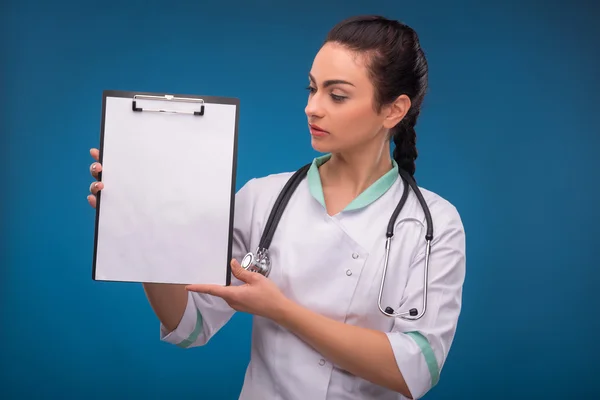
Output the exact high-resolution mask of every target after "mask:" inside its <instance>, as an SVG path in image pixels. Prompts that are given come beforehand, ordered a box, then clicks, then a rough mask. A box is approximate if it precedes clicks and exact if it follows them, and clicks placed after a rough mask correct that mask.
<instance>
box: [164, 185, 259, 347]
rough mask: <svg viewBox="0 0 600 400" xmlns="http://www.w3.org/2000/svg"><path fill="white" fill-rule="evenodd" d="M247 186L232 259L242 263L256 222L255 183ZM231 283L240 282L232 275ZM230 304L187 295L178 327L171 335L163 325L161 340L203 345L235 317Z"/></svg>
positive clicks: (238, 199)
mask: <svg viewBox="0 0 600 400" xmlns="http://www.w3.org/2000/svg"><path fill="white" fill-rule="evenodd" d="M254 181H255V179H252V180H250V181H249V182H248V183H246V184H245V185H244V186H243V187H242V188H241V189H240V190H239V191H238V192H237V193H236V195H235V213H234V224H233V241H232V242H233V243H232V257H233V258H235V259H237V260H238V261H241V259H242V258H243V257H244V256H245V255H246V253H247V252H248V251H249V249H250V246H249V243H250V236H251V227H252V221H253V209H254V202H253V182H254ZM231 284H232V285H239V284H241V282H240V281H239V280H238V279H236V278H235V277H234V276H233V275H232V276H231ZM234 313H235V310H233V309H232V308H231V307H229V305H228V304H227V302H225V301H224V300H223V299H221V298H220V297H217V296H211V295H208V294H204V293H196V292H188V300H187V306H186V308H185V311H184V313H183V317H182V318H181V321H180V322H179V325H178V326H177V328H176V329H175V330H173V331H171V332H169V331H168V330H167V329H166V328H165V326H164V325H163V324H160V340H162V341H164V342H167V343H171V344H174V345H176V346H179V347H183V348H190V347H197V346H203V345H205V344H206V343H208V341H209V340H210V338H211V337H212V336H213V335H215V334H216V333H217V332H218V331H219V329H221V328H222V327H223V326H224V325H225V324H226V323H227V322H228V321H229V320H230V319H231V317H232V316H233V314H234Z"/></svg>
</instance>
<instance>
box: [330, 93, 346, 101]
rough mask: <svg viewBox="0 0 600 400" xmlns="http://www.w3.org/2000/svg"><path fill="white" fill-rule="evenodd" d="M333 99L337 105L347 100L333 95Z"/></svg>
mask: <svg viewBox="0 0 600 400" xmlns="http://www.w3.org/2000/svg"><path fill="white" fill-rule="evenodd" d="M331 98H332V99H333V101H335V102H336V103H341V102H342V101H344V100H346V97H345V96H339V95H337V94H333V93H332V94H331Z"/></svg>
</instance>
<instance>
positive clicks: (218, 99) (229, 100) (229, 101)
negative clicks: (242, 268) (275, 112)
mask: <svg viewBox="0 0 600 400" xmlns="http://www.w3.org/2000/svg"><path fill="white" fill-rule="evenodd" d="M167 94H168V95H172V96H175V97H187V98H192V99H203V100H204V105H207V104H211V103H212V104H226V105H235V106H236V107H235V125H234V126H235V131H234V138H233V164H232V171H231V197H230V202H229V204H230V210H229V232H228V250H227V260H225V261H226V269H225V270H226V276H225V286H230V285H231V259H232V257H233V254H232V252H233V226H234V220H235V192H236V191H235V187H236V184H237V158H238V134H239V132H238V130H239V116H240V99H239V98H237V97H223V96H202V95H194V94H182V93H179V94H178V93H160V92H137V91H126V90H111V89H107V90H104V91H103V92H102V110H101V112H102V114H101V116H100V146H99V148H98V151H99V153H100V154H99V157H98V162H99V163H100V164H102V160H103V153H104V128H105V118H106V102H107V99H108V97H123V98H130V99H131V100H132V101H133V97H134V96H135V95H147V96H165V95H167ZM98 180H102V171H100V172H99V173H98ZM101 198H102V191H99V192H98V193H97V194H96V217H95V224H94V249H93V259H92V280H93V281H98V282H105V281H106V280H104V279H102V280H99V279H96V259H97V256H98V227H99V225H100V203H101ZM238 261H240V260H238ZM113 282H114V281H113ZM126 283H134V282H126ZM135 283H139V282H135ZM192 283H193V282H192Z"/></svg>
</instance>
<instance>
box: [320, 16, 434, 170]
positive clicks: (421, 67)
mask: <svg viewBox="0 0 600 400" xmlns="http://www.w3.org/2000/svg"><path fill="white" fill-rule="evenodd" d="M327 42H335V43H339V44H341V45H343V46H345V47H346V48H348V49H350V50H352V51H356V52H357V53H360V54H364V55H365V56H367V60H368V70H369V74H370V79H371V82H373V85H374V86H375V99H374V101H375V107H376V110H377V111H380V110H381V107H382V106H384V105H386V104H389V103H391V102H393V101H394V100H396V99H397V98H398V96H400V95H402V94H406V95H407V96H408V97H409V98H410V100H411V107H410V110H409V111H408V113H407V114H406V116H405V117H404V118H403V119H402V121H401V122H400V123H399V124H398V125H396V127H395V128H394V129H393V130H392V138H393V141H394V144H395V148H394V153H393V157H394V160H396V162H397V163H398V166H399V167H400V168H402V169H403V170H405V171H407V172H408V173H409V174H411V175H414V173H415V169H416V166H415V160H416V159H417V156H418V153H417V143H416V142H417V134H416V132H415V125H416V124H417V118H418V116H419V113H420V112H421V104H422V102H423V98H424V97H425V92H426V91H427V74H428V68H427V60H426V58H425V54H424V52H423V50H422V49H421V45H420V43H419V38H418V36H417V33H416V32H415V31H414V30H413V29H412V28H410V27H409V26H407V25H405V24H403V23H401V22H399V21H395V20H390V19H387V18H384V17H381V16H358V17H352V18H349V19H346V20H344V21H342V22H340V23H339V24H337V25H336V26H334V27H333V29H332V30H331V31H330V32H329V34H328V35H327V37H326V39H325V43H327Z"/></svg>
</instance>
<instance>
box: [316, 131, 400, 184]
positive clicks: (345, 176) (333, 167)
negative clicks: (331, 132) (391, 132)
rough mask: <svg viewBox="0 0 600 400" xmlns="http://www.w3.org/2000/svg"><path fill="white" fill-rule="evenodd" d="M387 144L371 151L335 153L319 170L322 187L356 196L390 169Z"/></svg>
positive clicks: (390, 160)
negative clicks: (333, 188) (332, 188)
mask: <svg viewBox="0 0 600 400" xmlns="http://www.w3.org/2000/svg"><path fill="white" fill-rule="evenodd" d="M392 165H393V164H392V159H391V157H390V148H389V142H386V143H385V144H384V145H383V146H379V147H378V148H373V149H364V148H363V149H361V150H360V151H349V152H339V153H338V152H335V153H332V154H331V158H330V159H329V160H328V161H327V162H326V163H325V164H323V165H322V166H321V168H319V172H320V175H321V182H322V184H323V186H324V187H325V186H328V187H332V186H334V187H337V188H339V189H341V190H343V191H344V192H350V193H352V195H353V196H358V195H359V194H360V193H362V192H363V191H364V190H366V189H367V188H368V187H369V186H371V185H372V184H373V183H375V182H376V181H377V180H378V179H379V178H381V177H382V176H383V175H385V174H386V173H388V172H389V171H390V169H391V168H392Z"/></svg>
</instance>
